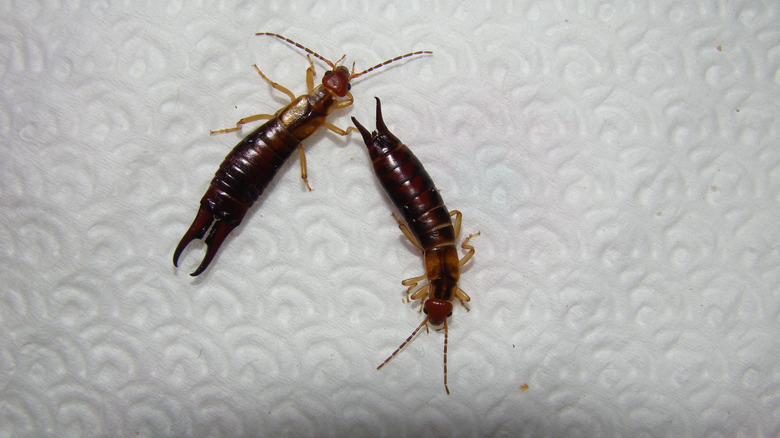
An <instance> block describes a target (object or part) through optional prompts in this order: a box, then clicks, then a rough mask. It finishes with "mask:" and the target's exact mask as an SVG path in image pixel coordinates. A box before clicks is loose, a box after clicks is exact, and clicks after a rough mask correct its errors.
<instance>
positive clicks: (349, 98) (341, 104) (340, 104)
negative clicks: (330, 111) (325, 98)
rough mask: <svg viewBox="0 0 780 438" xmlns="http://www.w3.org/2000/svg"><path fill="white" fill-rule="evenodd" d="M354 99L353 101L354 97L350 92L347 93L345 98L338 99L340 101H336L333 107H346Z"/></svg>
mask: <svg viewBox="0 0 780 438" xmlns="http://www.w3.org/2000/svg"><path fill="white" fill-rule="evenodd" d="M354 101H355V98H354V97H352V93H347V98H346V99H344V100H340V101H338V102H336V105H335V109H341V108H346V107H348V106H350V105H352V102H354Z"/></svg>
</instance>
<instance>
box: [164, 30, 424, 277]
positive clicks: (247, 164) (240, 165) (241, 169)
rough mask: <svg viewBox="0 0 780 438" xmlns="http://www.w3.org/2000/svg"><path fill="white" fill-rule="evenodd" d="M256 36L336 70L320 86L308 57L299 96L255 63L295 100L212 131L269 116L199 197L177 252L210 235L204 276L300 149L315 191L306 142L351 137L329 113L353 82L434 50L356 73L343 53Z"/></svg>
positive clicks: (347, 98)
mask: <svg viewBox="0 0 780 438" xmlns="http://www.w3.org/2000/svg"><path fill="white" fill-rule="evenodd" d="M256 35H261V36H273V37H276V38H279V39H281V40H283V41H285V42H287V43H289V44H292V45H294V46H296V47H298V48H300V49H303V50H304V51H305V52H306V53H307V54H308V55H307V56H309V55H311V56H314V57H315V58H317V59H319V60H321V61H323V62H325V63H326V64H328V66H329V67H330V69H331V70H329V71H327V72H325V74H324V76H323V78H322V83H321V84H320V85H317V86H316V87H315V86H314V64H313V63H312V62H311V58H309V63H310V67H309V68H308V69H307V70H306V85H307V87H308V89H309V92H308V93H307V94H303V95H301V96H298V97H296V96H295V95H294V94H293V93H292V92H290V90H288V89H287V88H284V87H283V86H281V85H279V84H277V83H276V82H273V81H272V80H270V79H268V78H267V77H266V76H265V75H264V74H263V72H262V71H260V69H259V68H258V67H257V65H255V66H254V67H255V70H257V73H258V74H259V75H260V76H261V77H262V78H263V79H264V80H265V81H266V82H268V83H269V84H270V85H271V86H272V87H273V88H274V89H277V90H279V91H281V92H283V93H285V94H286V95H287V96H289V97H290V100H291V102H290V103H289V104H287V105H285V106H284V107H283V108H282V109H280V110H279V111H277V112H276V114H273V115H271V114H257V115H254V116H250V117H246V118H243V119H241V120H239V121H238V123H236V126H235V127H233V128H228V129H222V130H219V131H212V132H211V133H212V134H218V133H224V132H233V131H237V130H239V129H241V126H242V125H243V124H245V123H249V122H254V121H257V120H267V122H265V123H264V124H263V125H261V126H260V127H259V128H257V129H255V130H254V131H253V132H252V133H251V134H249V135H247V136H246V137H245V138H244V139H243V140H241V141H240V142H239V143H238V144H237V145H236V146H235V147H234V148H233V150H232V151H231V152H230V153H229V154H228V156H227V157H225V160H224V161H223V162H222V164H221V165H220V167H219V169H218V170H217V172H216V174H215V175H214V178H213V179H212V180H211V184H210V185H209V188H208V190H207V191H206V194H205V195H203V198H202V199H201V201H200V209H199V210H198V214H197V216H195V220H194V221H193V222H192V225H190V228H189V229H188V230H187V232H186V233H185V234H184V236H183V237H182V239H181V241H180V242H179V244H178V245H177V246H176V250H175V251H174V252H173V265H174V266H178V264H179V257H180V256H181V254H182V252H183V251H184V248H186V247H187V245H189V243H190V242H192V241H193V240H195V239H202V238H203V237H204V236H206V235H207V233H208V236H207V237H206V238H205V243H206V247H207V249H206V254H205V256H204V257H203V260H202V261H201V263H200V265H199V266H198V268H197V269H196V270H195V272H193V273H192V274H191V275H193V276H195V275H199V274H200V273H202V272H203V271H204V270H205V269H206V268H207V267H208V265H209V263H211V261H212V260H213V259H214V256H215V255H216V253H217V251H218V250H219V247H220V245H222V243H223V242H224V241H225V238H226V237H227V236H228V234H230V232H231V231H232V230H233V229H234V228H236V227H237V226H238V225H239V224H240V223H241V220H242V219H243V218H244V215H245V214H246V212H247V210H249V208H250V207H251V206H252V204H254V203H255V201H257V199H258V198H259V197H260V195H262V194H263V191H264V190H265V188H266V187H267V186H268V184H269V183H270V182H271V180H272V179H273V177H274V175H276V172H277V171H278V170H279V169H280V168H281V167H282V165H283V164H284V162H285V160H287V158H288V157H290V155H292V153H293V152H294V151H295V149H298V152H299V154H300V157H301V178H303V180H304V182H305V183H306V186H307V187H308V188H309V190H311V187H310V186H309V182H308V179H307V177H306V156H305V155H304V153H303V147H302V146H301V142H302V141H303V140H305V139H306V138H308V137H309V136H310V135H311V134H313V133H314V132H316V131H317V130H318V129H319V128H321V127H325V128H327V129H329V130H331V131H333V132H335V133H337V134H339V135H347V134H348V133H349V132H351V131H354V130H355V128H353V127H349V128H347V129H346V130H343V129H340V128H337V127H336V126H334V125H331V124H330V123H327V122H326V119H327V117H328V115H329V114H330V113H331V112H333V111H334V110H336V109H339V108H346V107H348V106H350V105H352V101H353V99H352V95H351V94H350V93H349V89H350V81H352V80H353V79H355V78H357V77H359V76H362V75H363V74H365V73H368V72H370V71H372V70H374V69H377V68H379V67H381V66H383V65H386V64H389V63H391V62H394V61H397V60H400V59H403V58H407V57H410V56H415V55H420V54H428V53H432V52H430V51H418V52H412V53H407V54H406V55H401V56H397V57H395V58H393V59H390V60H388V61H385V62H383V63H380V64H377V65H375V66H373V67H371V68H369V69H366V70H363V71H362V72H360V73H355V70H354V64H353V67H352V71H350V70H349V69H348V68H347V67H345V66H343V65H337V64H338V63H339V62H341V61H342V60H343V59H344V57H343V56H342V57H341V59H339V60H338V61H336V62H335V63H334V62H331V61H329V60H328V59H326V58H324V57H322V56H320V55H319V54H318V53H316V52H314V51H312V50H310V49H308V48H306V47H304V46H302V45H300V44H298V43H296V42H295V41H292V40H290V39H288V38H286V37H283V36H281V35H279V34H275V33H268V32H264V33H258V34H256Z"/></svg>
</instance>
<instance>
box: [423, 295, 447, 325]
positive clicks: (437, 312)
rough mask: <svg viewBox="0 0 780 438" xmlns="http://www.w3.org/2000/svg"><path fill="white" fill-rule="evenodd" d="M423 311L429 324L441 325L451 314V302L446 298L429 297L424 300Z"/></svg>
mask: <svg viewBox="0 0 780 438" xmlns="http://www.w3.org/2000/svg"><path fill="white" fill-rule="evenodd" d="M423 312H425V314H426V315H428V322H430V323H431V325H441V324H444V323H445V322H446V321H447V318H449V317H450V316H452V303H451V302H450V301H446V300H439V299H436V298H429V299H427V300H425V304H424V305H423Z"/></svg>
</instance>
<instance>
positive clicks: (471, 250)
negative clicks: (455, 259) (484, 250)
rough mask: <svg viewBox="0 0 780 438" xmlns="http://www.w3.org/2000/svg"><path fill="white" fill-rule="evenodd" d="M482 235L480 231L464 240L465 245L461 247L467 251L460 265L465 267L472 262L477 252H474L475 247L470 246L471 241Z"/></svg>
mask: <svg viewBox="0 0 780 438" xmlns="http://www.w3.org/2000/svg"><path fill="white" fill-rule="evenodd" d="M480 234H482V233H480V232H479V231H477V232H476V233H474V234H469V237H467V238H466V240H464V241H463V243H462V244H461V245H460V247H461V248H463V249H464V250H466V255H464V256H463V258H462V259H460V265H461V266H463V265H465V264H466V263H468V261H469V260H471V257H473V256H474V252H475V251H474V247H473V246H471V245H469V244H468V243H469V240H471V238H472V237H474V236H479V235H480Z"/></svg>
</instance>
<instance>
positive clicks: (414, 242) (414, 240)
mask: <svg viewBox="0 0 780 438" xmlns="http://www.w3.org/2000/svg"><path fill="white" fill-rule="evenodd" d="M391 215H392V216H393V219H395V221H396V222H398V228H399V229H400V230H401V232H402V233H404V236H406V238H407V239H409V241H410V242H412V245H414V246H416V247H417V248H419V249H420V251H422V245H420V242H418V241H417V238H416V237H414V235H413V234H412V232H411V231H409V228H408V227H407V226H406V224H405V223H403V222H401V219H399V218H398V216H396V215H395V213H391Z"/></svg>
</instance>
